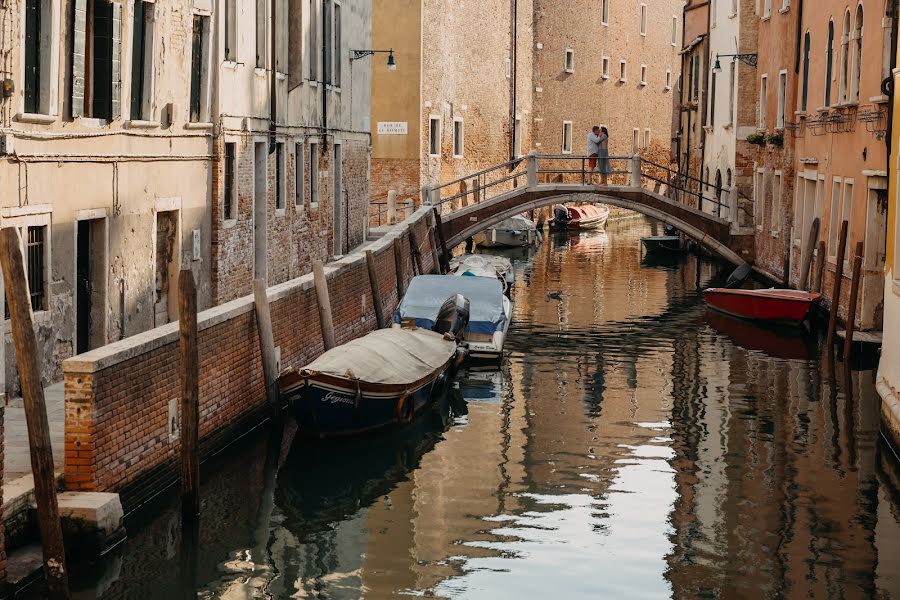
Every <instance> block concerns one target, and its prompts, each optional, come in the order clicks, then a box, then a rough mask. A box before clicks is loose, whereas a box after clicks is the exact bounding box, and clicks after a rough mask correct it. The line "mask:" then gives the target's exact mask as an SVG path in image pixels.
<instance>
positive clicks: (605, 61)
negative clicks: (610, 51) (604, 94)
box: [600, 56, 609, 79]
mask: <svg viewBox="0 0 900 600" xmlns="http://www.w3.org/2000/svg"><path fill="white" fill-rule="evenodd" d="M600 65H601V66H600V76H601V77H602V78H603V79H609V57H608V56H604V57H603V58H602V59H600Z"/></svg>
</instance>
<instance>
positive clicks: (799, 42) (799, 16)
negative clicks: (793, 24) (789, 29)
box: [794, 0, 803, 75]
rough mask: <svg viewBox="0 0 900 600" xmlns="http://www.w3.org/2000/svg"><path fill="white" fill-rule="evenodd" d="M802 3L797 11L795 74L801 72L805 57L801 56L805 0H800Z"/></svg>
mask: <svg viewBox="0 0 900 600" xmlns="http://www.w3.org/2000/svg"><path fill="white" fill-rule="evenodd" d="M799 2H800V5H799V7H798V12H797V43H796V44H795V57H796V60H795V61H794V74H795V75H799V74H800V63H801V62H802V61H803V58H802V57H801V56H800V55H801V54H802V52H803V50H802V48H803V42H802V40H803V0H799Z"/></svg>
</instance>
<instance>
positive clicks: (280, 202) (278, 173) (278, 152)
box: [275, 142, 285, 210]
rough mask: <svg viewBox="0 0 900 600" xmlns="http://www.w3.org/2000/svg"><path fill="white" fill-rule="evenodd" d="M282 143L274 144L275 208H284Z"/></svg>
mask: <svg viewBox="0 0 900 600" xmlns="http://www.w3.org/2000/svg"><path fill="white" fill-rule="evenodd" d="M284 170H285V169H284V143H283V142H277V143H276V144H275V210H284V195H285V193H284Z"/></svg>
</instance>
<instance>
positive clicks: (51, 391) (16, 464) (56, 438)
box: [3, 381, 66, 502]
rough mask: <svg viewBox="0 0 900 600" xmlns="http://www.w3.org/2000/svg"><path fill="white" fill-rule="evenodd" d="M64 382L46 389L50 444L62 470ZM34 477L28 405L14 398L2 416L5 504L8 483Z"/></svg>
mask: <svg viewBox="0 0 900 600" xmlns="http://www.w3.org/2000/svg"><path fill="white" fill-rule="evenodd" d="M63 389H64V385H63V382H62V381H60V382H59V383H55V384H53V385H49V386H45V387H44V401H45V402H46V404H47V421H48V423H49V425H50V443H51V444H52V445H53V462H54V464H55V465H56V468H57V470H58V471H59V470H62V466H63V458H64V456H65V426H66V403H65V395H64V393H63ZM25 475H31V452H30V450H29V447H28V427H27V426H26V424H25V404H24V401H23V400H22V398H12V399H11V400H9V402H8V403H7V405H6V411H5V412H4V415H3V484H4V494H3V498H4V502H6V501H8V500H9V498H10V497H9V495H8V494H6V493H5V491H6V490H5V487H6V485H8V484H9V483H11V482H13V481H15V480H16V479H19V478H20V477H23V476H25Z"/></svg>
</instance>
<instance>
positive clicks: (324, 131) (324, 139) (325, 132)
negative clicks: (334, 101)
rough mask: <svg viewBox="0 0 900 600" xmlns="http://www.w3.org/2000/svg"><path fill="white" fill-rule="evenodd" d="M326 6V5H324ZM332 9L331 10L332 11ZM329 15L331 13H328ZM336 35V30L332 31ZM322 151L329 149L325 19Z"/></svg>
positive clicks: (323, 31)
mask: <svg viewBox="0 0 900 600" xmlns="http://www.w3.org/2000/svg"><path fill="white" fill-rule="evenodd" d="M325 1H326V2H330V1H331V0H325ZM323 6H324V5H323ZM330 12H331V11H329V13H330ZM328 16H329V17H330V16H331V14H329V15H328ZM331 34H332V35H334V32H333V31H332V32H331ZM321 37H322V153H323V154H324V153H325V151H326V150H328V83H329V82H326V81H325V74H326V73H327V72H328V71H327V70H326V69H325V61H326V60H327V58H328V56H327V55H328V43H329V40H326V39H325V19H324V18H323V19H322V36H321ZM328 75H329V78H331V79H334V73H328Z"/></svg>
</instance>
